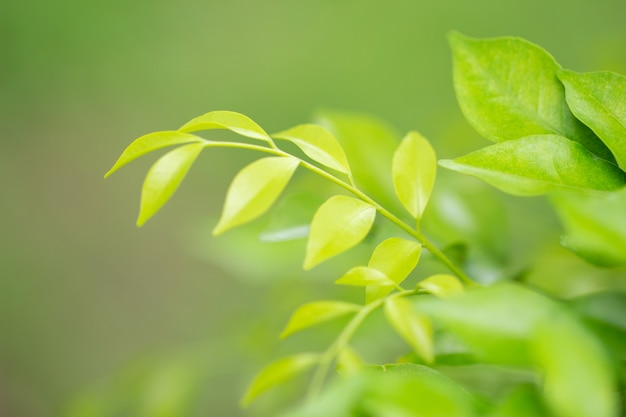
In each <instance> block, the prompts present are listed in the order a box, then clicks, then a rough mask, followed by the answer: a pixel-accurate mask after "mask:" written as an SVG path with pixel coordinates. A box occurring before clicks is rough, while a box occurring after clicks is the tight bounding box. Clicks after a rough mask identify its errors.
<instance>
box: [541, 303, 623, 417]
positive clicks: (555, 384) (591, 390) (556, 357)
mask: <svg viewBox="0 0 626 417" xmlns="http://www.w3.org/2000/svg"><path fill="white" fill-rule="evenodd" d="M532 353H533V356H534V358H535V359H536V361H537V363H538V365H539V366H540V368H541V369H542V371H543V374H544V382H543V388H544V393H545V394H544V395H545V397H546V402H547V404H548V405H549V406H550V408H552V410H553V411H554V413H555V414H556V415H557V416H563V417H614V416H616V415H617V401H616V396H615V393H614V392H615V388H616V380H615V375H614V372H613V371H612V369H611V366H610V364H609V361H608V359H607V357H606V352H605V351H604V349H603V347H602V345H601V344H600V343H599V341H598V340H597V339H595V338H594V337H593V335H592V334H591V333H590V332H589V331H588V330H586V329H585V328H584V327H583V326H582V325H581V324H580V323H578V322H576V321H574V320H573V318H572V317H571V316H569V315H559V316H551V317H550V320H542V321H540V322H539V323H538V325H537V329H536V331H535V332H534V334H533V338H532Z"/></svg>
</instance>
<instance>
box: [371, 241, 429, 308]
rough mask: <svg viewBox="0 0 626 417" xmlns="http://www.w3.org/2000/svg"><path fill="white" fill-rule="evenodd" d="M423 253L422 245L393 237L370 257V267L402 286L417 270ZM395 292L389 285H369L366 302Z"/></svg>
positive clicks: (380, 245)
mask: <svg viewBox="0 0 626 417" xmlns="http://www.w3.org/2000/svg"><path fill="white" fill-rule="evenodd" d="M421 253H422V245H420V244H419V243H418V242H415V241H413V240H406V239H401V238H398V237H392V238H389V239H386V240H384V241H382V242H381V243H380V244H379V245H378V246H376V249H374V252H373V253H372V256H371V257H370V260H369V263H368V266H369V267H370V268H374V269H376V270H378V271H380V272H382V273H384V274H385V275H386V276H387V278H389V279H390V280H391V281H392V282H394V283H396V284H400V283H401V282H402V281H404V279H405V278H406V277H407V276H408V275H409V274H410V273H411V271H413V269H415V267H416V266H417V263H418V262H419V259H420V255H421ZM392 290H393V286H389V285H383V286H379V285H368V287H367V288H366V290H365V294H366V302H368V303H369V302H372V301H374V300H376V299H378V298H381V297H384V296H385V295H387V294H389V293H390V292H391V291H392Z"/></svg>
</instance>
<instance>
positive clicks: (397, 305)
mask: <svg viewBox="0 0 626 417" xmlns="http://www.w3.org/2000/svg"><path fill="white" fill-rule="evenodd" d="M384 311H385V317H387V321H388V322H389V324H390V325H391V327H393V328H394V329H395V330H396V331H397V332H398V334H399V335H400V336H402V338H403V339H404V340H406V342H407V343H408V344H409V345H410V346H411V347H412V348H413V350H414V351H415V353H416V354H417V355H418V356H419V357H421V358H422V359H423V360H424V361H425V362H426V363H431V362H432V361H433V359H434V352H433V330H432V325H431V323H430V320H429V319H428V317H426V316H424V315H423V314H421V313H419V312H418V311H417V310H416V309H415V307H414V306H413V304H412V303H411V302H410V301H409V300H407V299H406V298H404V297H389V298H388V299H387V300H386V301H385V307H384Z"/></svg>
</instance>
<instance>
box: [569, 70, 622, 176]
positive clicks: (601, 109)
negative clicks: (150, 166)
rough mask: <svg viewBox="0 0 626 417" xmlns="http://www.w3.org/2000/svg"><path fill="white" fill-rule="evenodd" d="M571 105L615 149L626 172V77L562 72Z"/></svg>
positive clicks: (618, 161)
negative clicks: (625, 98)
mask: <svg viewBox="0 0 626 417" xmlns="http://www.w3.org/2000/svg"><path fill="white" fill-rule="evenodd" d="M558 76H559V79H560V80H561V82H562V83H563V85H564V86H565V93H566V97H567V104H568V105H569V107H570V109H571V110H572V113H574V115H576V117H577V118H578V119H579V120H581V121H582V122H583V123H585V124H586V125H587V126H589V127H590V128H591V129H592V130H593V131H594V132H595V133H596V135H598V136H599V137H600V139H602V141H603V142H604V143H605V144H606V145H607V146H608V148H609V149H610V150H611V152H613V155H614V156H615V159H616V160H617V163H618V164H619V166H620V168H622V170H625V171H626V140H625V139H624V138H626V104H625V101H624V97H626V77H624V76H623V75H620V74H616V73H614V72H608V71H606V72H591V73H585V74H579V73H576V72H573V71H559V73H558Z"/></svg>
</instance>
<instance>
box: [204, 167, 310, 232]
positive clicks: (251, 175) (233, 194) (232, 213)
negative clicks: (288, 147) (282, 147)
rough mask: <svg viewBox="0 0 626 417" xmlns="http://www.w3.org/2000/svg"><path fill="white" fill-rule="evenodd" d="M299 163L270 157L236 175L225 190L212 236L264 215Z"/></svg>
mask: <svg viewBox="0 0 626 417" xmlns="http://www.w3.org/2000/svg"><path fill="white" fill-rule="evenodd" d="M299 163H300V162H299V161H298V160H297V159H296V158H291V157H283V156H270V157H267V158H262V159H259V160H257V161H254V162H252V163H251V164H250V165H248V166H246V167H244V168H243V169H242V170H241V171H239V173H238V174H237V175H236V176H235V178H234V179H233V182H232V183H231V184H230V187H229V188H228V192H227V193H226V201H225V202H224V210H223V211H222V216H221V217H220V220H219V221H218V223H217V226H215V229H214V230H213V234H214V235H216V236H217V235H219V234H221V233H224V232H225V231H226V230H228V229H232V228H233V227H236V226H239V225H242V224H244V223H247V222H249V221H251V220H254V219H256V218H257V217H259V216H261V215H262V214H263V213H265V212H266V211H267V210H268V209H269V208H270V207H271V205H272V204H273V203H274V202H275V201H276V199H277V198H278V197H279V196H280V194H281V193H282V191H283V190H284V189H285V187H286V186H287V183H288V182H289V180H290V179H291V176H292V175H293V173H294V172H295V170H296V168H297V167H298V164H299Z"/></svg>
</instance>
